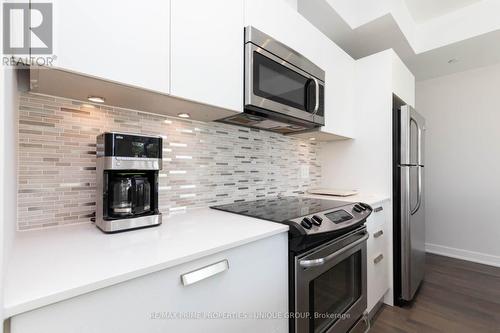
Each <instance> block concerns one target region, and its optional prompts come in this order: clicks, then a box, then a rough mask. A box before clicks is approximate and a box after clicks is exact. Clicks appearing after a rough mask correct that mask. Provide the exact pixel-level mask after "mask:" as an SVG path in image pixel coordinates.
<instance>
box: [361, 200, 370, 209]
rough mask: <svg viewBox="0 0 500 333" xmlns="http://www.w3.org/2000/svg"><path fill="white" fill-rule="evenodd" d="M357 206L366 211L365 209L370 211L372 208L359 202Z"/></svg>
mask: <svg viewBox="0 0 500 333" xmlns="http://www.w3.org/2000/svg"><path fill="white" fill-rule="evenodd" d="M359 205H360V206H361V207H363V208H364V209H365V210H366V209H372V208H371V207H370V205H367V204H365V203H363V202H360V203H359Z"/></svg>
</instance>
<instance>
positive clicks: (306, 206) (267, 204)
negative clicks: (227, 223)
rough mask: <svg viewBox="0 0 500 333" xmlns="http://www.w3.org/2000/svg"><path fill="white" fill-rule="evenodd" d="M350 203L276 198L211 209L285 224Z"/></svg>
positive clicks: (300, 198) (236, 203)
mask: <svg viewBox="0 0 500 333" xmlns="http://www.w3.org/2000/svg"><path fill="white" fill-rule="evenodd" d="M349 204H350V202H346V201H335V200H323V199H311V198H302V197H279V198H278V197H276V198H269V199H262V200H256V201H243V202H235V203H232V204H227V205H221V206H213V207H211V208H214V209H218V210H223V211H226V212H231V213H236V214H241V215H246V216H250V217H256V218H260V219H264V220H268V221H273V222H285V221H288V220H291V219H294V218H297V217H301V216H304V215H309V214H315V213H318V212H322V211H325V210H330V209H335V208H338V207H342V206H346V205H349Z"/></svg>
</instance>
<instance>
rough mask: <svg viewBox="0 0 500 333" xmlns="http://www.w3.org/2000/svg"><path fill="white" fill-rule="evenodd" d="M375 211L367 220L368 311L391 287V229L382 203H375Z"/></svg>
mask: <svg viewBox="0 0 500 333" xmlns="http://www.w3.org/2000/svg"><path fill="white" fill-rule="evenodd" d="M373 208H374V211H373V213H372V215H371V216H370V217H369V218H368V220H367V222H366V229H367V231H368V233H369V234H370V237H369V238H368V242H367V265H368V267H367V280H368V281H367V289H368V301H367V303H368V311H371V310H372V309H373V308H374V306H375V305H376V304H377V303H378V302H379V301H380V300H381V299H382V297H383V296H384V294H385V293H386V292H387V290H388V289H389V287H390V285H389V282H390V280H389V261H390V258H389V255H390V254H389V248H388V247H389V240H388V238H389V237H391V235H389V232H388V231H389V229H388V228H387V225H386V224H387V223H386V221H387V218H386V211H385V210H386V209H387V206H384V205H382V204H376V205H373Z"/></svg>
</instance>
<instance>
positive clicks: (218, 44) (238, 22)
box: [171, 0, 244, 111]
mask: <svg viewBox="0 0 500 333" xmlns="http://www.w3.org/2000/svg"><path fill="white" fill-rule="evenodd" d="M171 3H172V6H171V20H172V21H171V29H172V30H171V80H172V81H171V93H172V95H173V96H177V97H181V98H185V99H189V100H194V101H197V102H201V103H206V104H210V105H214V106H218V107H221V108H225V109H230V110H234V111H243V45H244V35H243V27H244V6H243V0H210V1H207V0H171Z"/></svg>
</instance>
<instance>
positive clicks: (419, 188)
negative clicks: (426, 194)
mask: <svg viewBox="0 0 500 333" xmlns="http://www.w3.org/2000/svg"><path fill="white" fill-rule="evenodd" d="M417 169H418V172H417V204H416V206H415V208H413V209H412V210H411V215H415V213H417V212H418V210H419V209H420V206H422V167H417Z"/></svg>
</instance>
